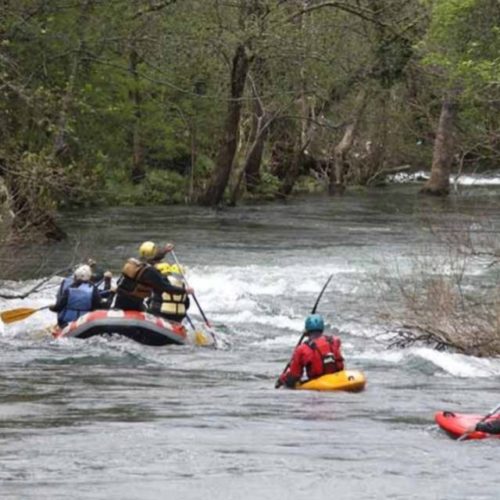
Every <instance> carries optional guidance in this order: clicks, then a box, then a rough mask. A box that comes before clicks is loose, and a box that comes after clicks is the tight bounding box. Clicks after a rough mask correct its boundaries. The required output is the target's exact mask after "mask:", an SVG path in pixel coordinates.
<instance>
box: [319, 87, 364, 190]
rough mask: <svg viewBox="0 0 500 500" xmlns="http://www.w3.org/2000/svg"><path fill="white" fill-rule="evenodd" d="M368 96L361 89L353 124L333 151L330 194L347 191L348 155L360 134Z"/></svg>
mask: <svg viewBox="0 0 500 500" xmlns="http://www.w3.org/2000/svg"><path fill="white" fill-rule="evenodd" d="M366 101H367V94H366V91H365V89H364V88H361V89H360V90H359V92H358V95H357V96H356V103H355V108H354V112H353V113H354V114H353V117H352V120H351V122H350V123H349V124H348V125H347V127H346V129H345V131H344V135H343V137H342V139H341V141H340V142H339V143H338V144H337V145H336V146H335V148H334V150H333V162H332V163H330V179H329V185H328V192H329V194H331V195H333V194H342V193H343V192H344V190H345V181H344V177H345V173H346V171H347V169H348V168H349V166H348V164H347V162H346V156H347V153H348V152H349V151H350V149H351V148H352V145H353V143H354V139H355V138H356V134H357V133H358V128H359V123H360V121H361V117H362V116H363V112H364V110H365V106H366Z"/></svg>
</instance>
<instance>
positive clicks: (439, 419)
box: [434, 411, 500, 439]
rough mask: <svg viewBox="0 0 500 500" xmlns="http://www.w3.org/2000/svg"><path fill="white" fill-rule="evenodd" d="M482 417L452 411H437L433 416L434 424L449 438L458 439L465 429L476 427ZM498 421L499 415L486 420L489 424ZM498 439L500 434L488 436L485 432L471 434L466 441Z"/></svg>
mask: <svg viewBox="0 0 500 500" xmlns="http://www.w3.org/2000/svg"><path fill="white" fill-rule="evenodd" d="M483 418H484V415H470V414H466V413H453V412H452V411H438V412H437V413H436V414H435V415H434V420H435V421H436V423H437V424H438V425H439V427H441V429H443V430H444V431H445V432H447V433H448V434H449V435H450V436H451V437H454V438H459V437H460V436H462V435H463V434H464V433H465V432H466V431H467V429H470V428H471V427H472V426H474V425H476V424H477V423H478V422H479V421H480V420H482V419H483ZM498 419H500V415H494V416H492V417H490V418H488V419H487V420H486V422H491V421H493V420H498ZM490 437H491V438H500V434H488V433H486V432H479V431H474V432H471V433H470V434H469V435H468V436H467V438H466V439H484V438H490Z"/></svg>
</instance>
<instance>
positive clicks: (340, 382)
mask: <svg viewBox="0 0 500 500" xmlns="http://www.w3.org/2000/svg"><path fill="white" fill-rule="evenodd" d="M365 385H366V377H365V375H364V373H363V372H360V371H359V370H342V371H340V372H337V373H329V374H327V375H323V376H321V377H318V378H314V379H311V380H308V381H307V382H302V383H298V384H297V385H296V386H295V389H308V390H310V391H349V392H359V391H362V390H363V389H364V388H365Z"/></svg>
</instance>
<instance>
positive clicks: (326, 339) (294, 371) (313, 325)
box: [275, 314, 344, 389]
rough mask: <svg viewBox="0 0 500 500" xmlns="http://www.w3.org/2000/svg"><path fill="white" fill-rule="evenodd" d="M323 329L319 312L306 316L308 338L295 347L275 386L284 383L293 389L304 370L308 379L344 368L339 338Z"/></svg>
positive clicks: (323, 325)
mask: <svg viewBox="0 0 500 500" xmlns="http://www.w3.org/2000/svg"><path fill="white" fill-rule="evenodd" d="M324 329H325V322H324V320H323V317H322V316H321V315H320V314H311V315H310V316H308V317H307V318H306V323H305V334H306V335H307V336H308V339H307V341H306V342H304V343H302V344H300V345H299V346H297V347H296V349H295V351H294V353H293V355H292V360H291V361H290V364H289V366H288V367H287V368H286V370H285V371H284V372H283V373H282V374H281V375H280V377H279V378H278V380H277V381H276V385H275V387H276V388H278V387H281V386H282V385H286V386H287V387H289V388H292V389H293V388H294V387H295V384H296V383H297V382H299V381H300V379H301V377H302V374H303V372H304V370H305V371H306V373H307V377H308V379H313V378H318V377H321V375H325V374H327V373H335V372H338V371H341V370H343V369H344V358H343V357H342V354H341V351H340V339H339V338H338V337H332V336H330V335H324V334H323V331H324Z"/></svg>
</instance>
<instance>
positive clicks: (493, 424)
mask: <svg viewBox="0 0 500 500" xmlns="http://www.w3.org/2000/svg"><path fill="white" fill-rule="evenodd" d="M475 431H479V432H486V433H487V434H500V417H499V418H496V419H494V420H490V421H485V420H484V419H482V420H481V421H480V422H478V423H477V424H476V425H473V426H471V427H469V428H468V429H467V430H466V431H465V434H470V433H472V432H475Z"/></svg>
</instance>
